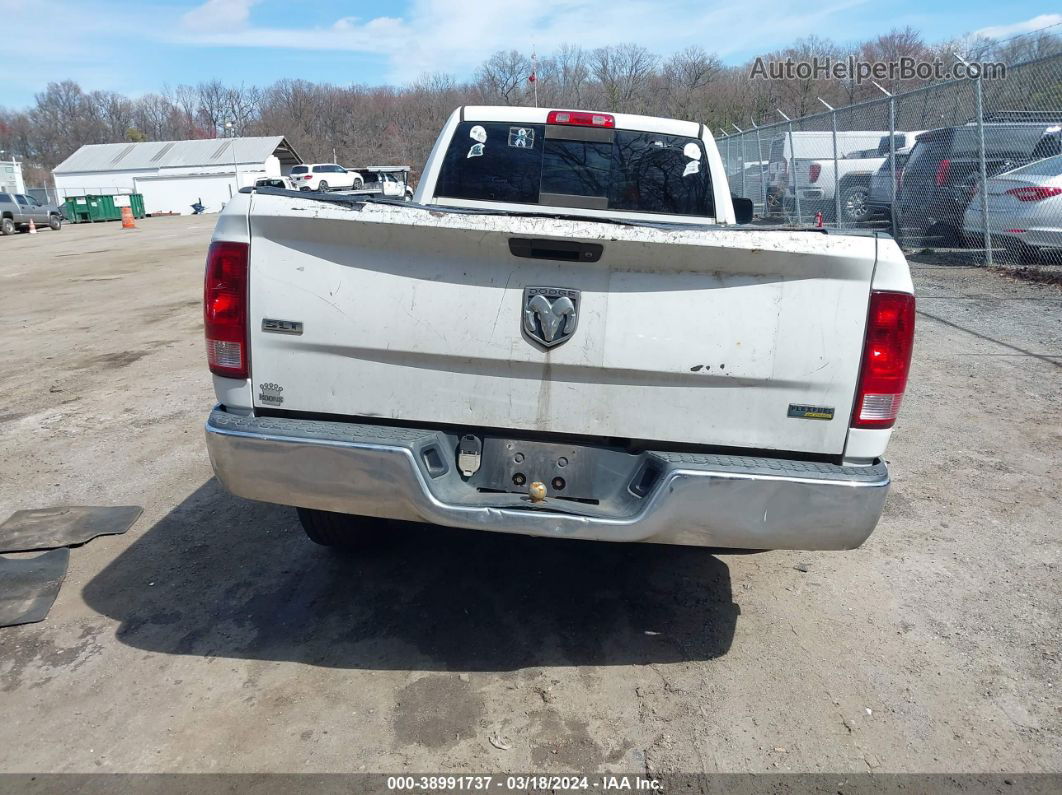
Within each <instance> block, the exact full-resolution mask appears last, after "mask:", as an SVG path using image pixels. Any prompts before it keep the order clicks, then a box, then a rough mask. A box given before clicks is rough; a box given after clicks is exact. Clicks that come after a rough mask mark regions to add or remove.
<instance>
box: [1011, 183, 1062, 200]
mask: <svg viewBox="0 0 1062 795" xmlns="http://www.w3.org/2000/svg"><path fill="white" fill-rule="evenodd" d="M1059 194H1062V188H1050V187H1046V186H1043V185H1027V186H1025V187H1021V188H1011V189H1010V190H1008V191H1007V195H1008V196H1013V197H1014V198H1015V199H1017V200H1018V201H1020V202H1042V201H1043V200H1044V199H1050V198H1051V197H1052V196H1058V195H1059Z"/></svg>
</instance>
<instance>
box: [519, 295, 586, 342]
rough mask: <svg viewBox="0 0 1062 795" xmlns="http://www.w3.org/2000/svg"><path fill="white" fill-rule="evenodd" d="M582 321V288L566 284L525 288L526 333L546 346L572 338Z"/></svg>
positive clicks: (524, 321)
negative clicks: (580, 303)
mask: <svg viewBox="0 0 1062 795" xmlns="http://www.w3.org/2000/svg"><path fill="white" fill-rule="evenodd" d="M578 322H579V291H578V290H569V289H567V288H564V287H525V288H524V320H523V326H524V333H526V334H527V336H528V337H530V338H531V339H532V340H534V341H535V342H537V343H538V344H539V345H542V346H544V347H546V348H552V347H553V346H554V345H560V344H561V343H562V342H566V341H567V340H569V339H571V336H572V334H574V333H575V327H576V325H577V324H578Z"/></svg>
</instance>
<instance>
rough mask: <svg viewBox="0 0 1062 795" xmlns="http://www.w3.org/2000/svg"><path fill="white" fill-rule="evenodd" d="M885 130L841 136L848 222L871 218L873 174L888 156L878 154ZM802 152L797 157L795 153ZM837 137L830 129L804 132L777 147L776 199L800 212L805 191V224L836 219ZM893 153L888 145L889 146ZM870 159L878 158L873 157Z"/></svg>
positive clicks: (773, 162) (841, 182) (841, 185)
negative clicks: (869, 204)
mask: <svg viewBox="0 0 1062 795" xmlns="http://www.w3.org/2000/svg"><path fill="white" fill-rule="evenodd" d="M888 137H889V136H888V134H887V132H883V131H881V130H844V131H838V132H837V154H838V162H837V168H838V180H837V182H838V185H837V187H838V189H839V190H840V192H841V217H842V220H844V221H846V222H848V223H857V222H860V221H864V220H866V218H867V209H866V207H865V204H866V196H867V192H868V190H869V185H870V175H871V174H872V173H873V172H874V171H876V170H877V168H878V166H879V165H880V164H881V159H883V158H884V157H885V155H884V154H880V155H879V154H877V152H878V151H879V150H880V146H881V142H882V141H883V140H885V141H887V140H888ZM794 148H795V150H796V153H795V157H794V153H793V149H794ZM833 150H834V135H833V132H832V131H829V130H825V131H824V130H813V131H798V132H794V133H793V134H792V136H790V135H788V134H785V135H782V136H781V137H779V138H777V139H775V140H774V142H773V143H772V144H771V155H770V163H769V166H768V171H769V174H770V185H771V194H772V195H771V197H769V201H770V200H771V199H773V200H774V201H777V202H779V203H780V206H782V207H784V208H785V209H786V210H787V211H790V212H793V211H795V210H796V196H797V191H799V192H800V213H801V216H802V219H801V220H804V221H806V220H808V219H810V218H812V217H814V216H815V214H816V213H818V212H821V213H822V214H823V217H824V218H826V219H828V220H834V216H835V215H836V214H837V213H836V209H837V204H836V202H835V201H834V178H833V167H834V166H833V164H834V159H833V154H834V152H833ZM885 152H888V144H887V143H886V145H885ZM870 155H873V157H871V156H870Z"/></svg>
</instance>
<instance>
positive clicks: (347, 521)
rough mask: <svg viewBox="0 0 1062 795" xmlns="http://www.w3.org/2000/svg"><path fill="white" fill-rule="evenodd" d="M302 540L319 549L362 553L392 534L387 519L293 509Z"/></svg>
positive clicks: (314, 509)
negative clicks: (300, 528) (326, 548)
mask: <svg viewBox="0 0 1062 795" xmlns="http://www.w3.org/2000/svg"><path fill="white" fill-rule="evenodd" d="M295 510H296V511H298V513H299V523H300V524H302V529H303V531H305V533H306V537H307V538H309V539H310V540H311V541H313V542H314V543H315V544H320V545H321V546H323V547H335V548H338V549H347V550H366V549H372V548H374V547H378V546H381V545H382V544H383V542H384V541H385V540H386V539H387V537H388V535H389V533H390V532H391V531H392V530H393V528H392V527H391V523H390V522H389V521H388V520H387V519H379V518H377V517H374V516H354V515H352V514H347V513H333V512H332V511H319V510H317V509H316V508H296V509H295Z"/></svg>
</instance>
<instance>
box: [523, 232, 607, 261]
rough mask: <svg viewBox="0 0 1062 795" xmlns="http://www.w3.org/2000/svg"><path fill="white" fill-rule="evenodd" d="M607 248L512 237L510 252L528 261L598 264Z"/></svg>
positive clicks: (597, 244) (569, 242)
mask: <svg viewBox="0 0 1062 795" xmlns="http://www.w3.org/2000/svg"><path fill="white" fill-rule="evenodd" d="M604 250H605V247H604V246H603V245H601V244H600V243H580V242H579V241H577V240H536V239H532V238H529V237H510V238H509V251H511V252H512V255H513V256H514V257H526V258H527V259H555V260H562V261H564V262H597V261H598V260H599V259H601V252H602V251H604Z"/></svg>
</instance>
